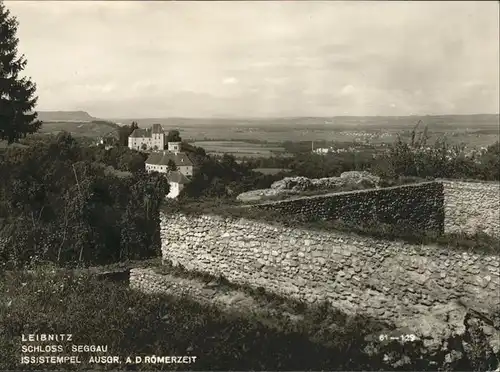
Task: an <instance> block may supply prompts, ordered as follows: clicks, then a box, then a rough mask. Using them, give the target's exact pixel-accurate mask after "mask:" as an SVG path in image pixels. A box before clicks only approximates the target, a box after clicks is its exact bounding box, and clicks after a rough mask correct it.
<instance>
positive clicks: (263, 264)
mask: <svg viewBox="0 0 500 372" xmlns="http://www.w3.org/2000/svg"><path fill="white" fill-rule="evenodd" d="M161 234H162V255H163V258H164V259H165V260H168V261H171V262H172V263H173V264H174V265H179V264H180V265H182V266H184V267H185V268H186V269H188V270H197V271H201V272H207V273H210V274H213V275H221V274H222V275H224V276H225V277H226V278H227V279H228V280H229V281H232V282H235V283H242V284H249V285H252V286H255V287H263V288H264V289H266V290H268V291H270V292H275V293H277V294H280V295H284V296H289V297H292V298H297V299H301V300H304V301H307V302H309V303H314V302H317V301H322V300H327V301H329V302H331V303H332V304H333V305H334V306H336V307H337V308H340V309H343V310H344V311H346V312H348V313H349V312H350V313H366V314H367V315H371V316H374V317H378V318H380V319H386V320H388V321H391V322H396V323H399V324H405V319H406V320H407V319H410V318H415V317H417V316H426V315H427V314H429V313H432V312H433V311H438V310H439V309H442V308H443V306H447V305H449V304H450V303H453V302H454V301H455V300H458V299H460V300H462V301H463V302H465V303H471V304H474V306H475V307H476V309H482V310H484V311H486V312H489V311H491V310H492V309H497V308H498V307H499V306H500V298H499V296H498V293H499V291H500V270H499V267H500V261H499V258H498V257H496V256H486V255H478V254H469V253H462V252H455V251H452V250H446V249H441V248H438V247H434V246H415V245H409V244H405V243H403V242H389V241H379V240H375V239H372V238H368V237H361V236H357V235H353V234H352V235H350V234H346V233H340V232H318V231H311V230H301V229H294V228H285V227H282V226H278V225H276V226H275V225H271V224H268V223H263V222H257V221H253V220H246V219H234V218H223V217H219V216H209V215H204V216H197V217H194V216H187V215H181V214H179V215H162V216H161Z"/></svg>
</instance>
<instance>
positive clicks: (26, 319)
mask: <svg viewBox="0 0 500 372" xmlns="http://www.w3.org/2000/svg"><path fill="white" fill-rule="evenodd" d="M162 269H163V270H164V271H165V273H168V274H171V275H177V276H184V277H190V278H196V279H202V280H204V281H206V282H207V281H214V280H217V281H218V283H219V285H220V286H221V287H224V286H225V287H229V288H231V287H234V285H231V284H230V283H228V282H227V281H225V280H224V278H222V277H221V278H213V277H210V276H207V275H204V274H200V273H189V272H186V271H183V270H182V268H178V269H173V268H171V267H163V268H162ZM158 271H159V272H161V270H160V269H158ZM237 288H238V289H239V290H244V291H246V292H247V293H249V294H251V295H252V296H254V297H258V298H260V299H261V300H262V301H264V302H268V303H269V304H270V305H272V306H274V307H275V308H278V307H281V308H283V307H284V306H285V305H286V304H288V306H294V309H295V310H297V311H301V313H302V314H303V317H300V318H298V319H296V320H295V321H291V320H290V319H289V318H287V317H285V316H282V315H280V312H279V311H278V312H276V313H275V314H274V318H273V322H274V324H273V325H272V326H271V325H270V324H269V323H268V324H266V323H265V322H264V319H262V316H263V315H262V314H260V315H257V314H256V313H254V312H251V311H249V312H247V313H242V312H238V313H236V312H230V311H222V310H220V309H219V308H218V307H216V306H215V305H202V304H200V303H197V302H195V301H192V300H190V299H189V298H187V297H183V296H170V295H147V294H143V293H141V292H138V291H134V290H131V289H130V288H128V287H125V286H123V285H120V284H118V283H113V282H107V281H101V280H98V279H97V278H96V277H94V276H91V275H85V274H83V275H75V274H73V272H71V271H65V272H62V271H61V272H60V271H56V270H53V268H51V267H42V268H38V269H37V270H36V272H34V273H27V272H3V273H2V276H1V277H0V350H1V356H2V357H1V358H0V370H19V369H22V370H40V368H41V367H43V369H44V370H56V369H60V367H63V368H64V370H89V369H92V370H96V369H97V370H115V369H118V368H119V369H120V370H165V369H168V370H195V371H203V370H205V371H206V370H289V371H292V370H294V371H295V370H304V371H306V370H365V371H376V370H422V371H423V370H442V369H443V367H446V370H471V371H472V370H474V371H480V370H486V369H485V365H486V364H485V363H484V361H486V358H485V356H487V352H488V349H487V345H486V344H485V342H484V339H481V338H479V341H476V340H474V339H473V340H468V343H469V344H470V345H472V346H473V350H474V353H473V354H472V355H470V353H467V352H464V350H463V348H461V345H462V344H461V339H460V338H458V339H454V340H453V341H454V343H452V344H448V350H443V351H438V352H437V353H430V352H429V350H427V349H426V347H425V346H424V344H423V343H422V342H421V341H416V342H414V343H411V344H400V343H398V342H397V341H389V342H387V343H380V342H379V341H378V340H374V339H373V335H374V334H378V332H380V330H384V331H386V330H387V329H388V328H387V325H386V324H383V323H380V322H378V321H377V320H376V319H371V318H366V317H361V316H348V315H345V314H343V313H341V312H340V311H338V310H335V309H333V308H332V307H331V306H330V305H328V304H327V303H321V304H317V305H314V306H310V307H304V306H302V307H300V306H299V305H300V304H290V302H289V300H287V299H283V298H280V297H279V296H273V295H270V294H267V293H265V291H263V290H259V289H256V290H253V289H250V288H245V287H243V286H238V287H237ZM32 333H46V334H72V336H73V341H72V342H60V343H56V344H60V345H62V346H63V348H64V352H63V353H55V354H54V355H56V356H62V355H75V353H71V352H70V351H69V350H70V346H71V344H80V345H85V344H87V345H104V346H107V348H108V352H107V353H105V354H104V355H116V356H119V357H120V358H121V361H122V364H120V365H116V364H100V365H97V364H92V363H90V362H89V356H90V355H92V354H93V355H103V354H100V353H79V354H78V355H79V357H80V359H81V361H82V364H73V365H70V364H66V365H62V366H61V365H56V364H52V365H51V364H47V365H43V366H40V365H36V364H27V365H20V364H19V362H20V357H21V344H22V342H21V335H22V334H32ZM52 344H54V343H52ZM35 345H41V343H36V344H35ZM455 348H458V351H459V352H462V355H463V358H462V359H461V360H459V361H457V362H455V363H451V365H450V364H448V365H446V363H445V355H446V353H448V352H450V351H451V349H454V350H455ZM478 350H479V352H477V351H478ZM35 355H40V354H32V356H35ZM150 355H157V356H169V355H170V356H184V355H187V356H196V357H197V359H196V362H195V363H194V364H170V365H162V364H138V365H134V364H125V363H124V362H125V358H126V357H127V356H132V357H135V356H142V357H144V356H150ZM387 356H390V358H389V360H387ZM471 357H472V358H471ZM496 357H498V356H493V357H491V355H490V357H489V359H490V360H488V364H489V365H487V366H486V367H491V365H492V362H494V360H495V358H496ZM479 363H483V365H480V364H479ZM474 366H475V367H474ZM490 370H491V369H490Z"/></svg>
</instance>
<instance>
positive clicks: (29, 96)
mask: <svg viewBox="0 0 500 372" xmlns="http://www.w3.org/2000/svg"><path fill="white" fill-rule="evenodd" d="M17 27H18V21H17V19H16V17H14V16H12V15H11V14H10V11H9V10H8V9H7V8H6V7H5V5H4V3H3V2H2V1H0V140H7V142H8V143H9V144H10V143H13V142H15V141H17V140H19V139H20V138H24V137H25V136H26V135H27V134H29V133H35V132H36V131H38V129H40V126H41V125H42V122H41V121H39V120H37V116H38V115H37V113H36V112H35V111H34V108H35V106H36V103H37V99H38V97H37V96H36V95H35V92H36V85H35V83H33V82H32V81H31V80H30V79H29V78H27V77H20V76H19V74H20V73H21V72H22V71H23V70H24V68H25V67H26V63H27V61H26V58H25V57H24V55H21V56H18V50H17V45H18V43H19V39H18V38H17V37H16V33H17Z"/></svg>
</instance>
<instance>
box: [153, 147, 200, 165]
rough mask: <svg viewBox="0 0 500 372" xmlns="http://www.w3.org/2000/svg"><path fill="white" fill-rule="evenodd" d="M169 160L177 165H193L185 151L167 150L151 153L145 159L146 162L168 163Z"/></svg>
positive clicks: (154, 163) (155, 163)
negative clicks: (174, 151)
mask: <svg viewBox="0 0 500 372" xmlns="http://www.w3.org/2000/svg"><path fill="white" fill-rule="evenodd" d="M170 160H171V161H173V162H174V163H175V165H176V166H177V167H179V166H192V165H193V162H192V161H191V159H190V158H189V156H188V155H187V154H186V153H185V152H178V153H173V152H169V151H161V152H153V153H151V154H150V155H149V156H148V158H147V160H146V164H153V165H168V162H169V161H170Z"/></svg>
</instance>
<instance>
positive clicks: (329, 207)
mask: <svg viewBox="0 0 500 372" xmlns="http://www.w3.org/2000/svg"><path fill="white" fill-rule="evenodd" d="M252 208H259V209H267V210H274V211H278V212H280V213H282V214H283V215H285V216H291V217H293V218H294V219H296V220H300V221H315V220H342V221H343V222H344V223H346V224H350V225H359V224H369V223H370V222H374V221H376V222H378V223H383V224H388V225H395V226H397V227H398V228H403V229H410V230H412V231H415V230H419V231H427V232H430V231H434V232H437V233H442V232H443V230H444V218H445V217H444V194H443V185H442V184H441V183H440V182H424V183H419V184H412V185H404V186H395V187H387V188H382V189H369V190H356V191H348V192H340V193H333V194H327V195H318V196H309V197H302V198H297V199H292V200H283V201H276V202H268V203H263V204H258V205H254V206H252Z"/></svg>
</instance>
